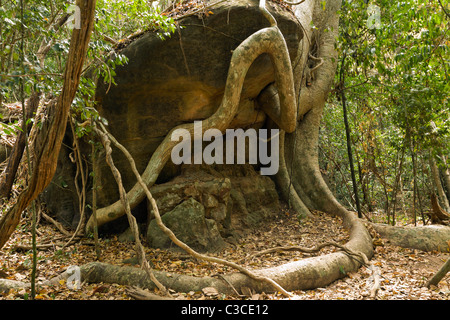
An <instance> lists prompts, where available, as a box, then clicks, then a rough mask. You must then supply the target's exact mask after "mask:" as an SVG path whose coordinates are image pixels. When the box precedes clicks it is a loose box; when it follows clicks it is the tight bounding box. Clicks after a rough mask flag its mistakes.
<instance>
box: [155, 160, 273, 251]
mask: <svg viewBox="0 0 450 320" xmlns="http://www.w3.org/2000/svg"><path fill="white" fill-rule="evenodd" d="M151 192H152V195H153V196H154V198H155V199H156V203H157V205H158V210H159V212H160V214H161V215H162V219H163V222H164V223H165V224H166V223H167V224H166V225H167V226H168V227H169V228H170V229H171V230H172V231H173V232H174V233H175V235H177V237H178V236H179V238H180V240H182V241H184V242H186V243H187V244H188V245H190V246H192V247H196V248H197V250H199V251H215V250H218V249H220V248H222V247H223V246H224V239H228V240H230V241H234V240H236V239H237V238H239V237H240V236H241V235H242V234H243V233H245V232H246V230H252V229H253V228H256V227H257V226H258V225H259V224H260V223H261V222H262V221H263V220H268V219H273V217H275V216H276V215H277V213H278V212H279V210H280V204H279V201H278V194H277V192H276V189H275V184H274V182H273V181H272V180H271V179H270V178H268V177H265V176H260V175H259V174H258V173H256V172H255V171H254V170H253V168H252V167H251V166H249V165H237V166H216V167H215V168H213V167H207V166H193V165H192V166H184V167H183V172H182V174H181V175H180V176H178V177H176V178H175V179H173V180H172V181H169V182H167V183H164V184H161V185H157V186H154V187H153V188H151ZM149 208H151V207H150V206H149ZM188 211H191V212H190V213H187V212H188ZM152 218H153V211H152V210H149V220H150V221H151V222H150V223H149V227H148V230H147V242H148V243H149V244H150V245H151V246H154V247H159V248H169V247H174V246H175V245H174V244H173V243H172V242H171V241H170V239H169V238H168V237H167V236H165V235H164V234H163V233H162V231H160V230H159V227H158V226H157V225H156V221H155V220H151V219H152Z"/></svg>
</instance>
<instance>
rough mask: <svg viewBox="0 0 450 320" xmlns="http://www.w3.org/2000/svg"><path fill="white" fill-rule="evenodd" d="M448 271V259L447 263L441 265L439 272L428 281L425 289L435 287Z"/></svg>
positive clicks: (449, 260) (449, 266) (449, 267)
mask: <svg viewBox="0 0 450 320" xmlns="http://www.w3.org/2000/svg"><path fill="white" fill-rule="evenodd" d="M449 271H450V259H448V260H447V262H446V263H444V264H443V265H442V267H441V268H440V269H439V271H438V272H436V274H435V275H434V276H433V277H432V278H431V279H430V280H429V281H428V283H427V287H430V286H432V285H433V286H437V285H438V283H439V281H441V279H442V278H443V277H445V275H446V274H447V272H449Z"/></svg>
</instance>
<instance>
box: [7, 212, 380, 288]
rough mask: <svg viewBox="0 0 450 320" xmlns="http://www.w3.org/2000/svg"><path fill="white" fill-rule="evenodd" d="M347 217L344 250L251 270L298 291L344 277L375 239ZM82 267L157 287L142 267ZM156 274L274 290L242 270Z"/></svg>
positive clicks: (108, 278) (195, 283)
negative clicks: (196, 274)
mask: <svg viewBox="0 0 450 320" xmlns="http://www.w3.org/2000/svg"><path fill="white" fill-rule="evenodd" d="M344 220H345V221H344V222H345V224H346V225H347V226H349V227H350V239H349V241H348V242H347V243H346V244H345V248H346V250H345V251H338V252H333V253H330V254H326V255H323V256H318V257H311V258H306V259H303V260H300V261H294V262H290V263H286V264H283V265H280V266H277V267H273V268H266V269H260V270H254V271H252V273H254V274H256V275H258V276H259V277H267V278H270V279H272V280H273V281H274V282H276V283H277V284H279V285H280V286H281V287H283V288H284V289H285V290H287V291H295V290H306V289H314V288H318V287H324V286H327V285H329V284H330V283H331V282H333V281H335V280H337V279H340V278H343V277H344V276H345V274H346V273H349V272H355V271H357V270H358V268H359V267H360V266H361V265H362V264H367V263H368V260H365V261H361V259H359V258H357V259H355V256H354V255H349V254H348V253H347V252H350V253H354V254H357V255H358V256H360V257H364V256H365V257H367V259H370V257H371V256H372V252H373V251H372V242H371V239H370V238H369V239H368V238H367V232H366V229H365V227H364V225H363V224H362V222H361V221H360V220H359V219H358V218H357V217H356V216H355V215H353V214H351V213H349V214H348V215H347V216H345V217H344ZM346 251H347V252H346ZM362 259H364V258H362ZM80 270H81V280H82V282H88V283H97V282H105V283H118V284H122V285H129V286H138V287H140V288H146V289H150V290H153V289H155V288H156V286H155V284H154V283H153V281H151V280H150V279H149V277H148V275H147V273H146V272H145V271H144V270H142V269H140V268H135V267H130V266H115V265H111V264H106V263H101V262H91V263H88V264H85V265H83V266H81V267H80ZM372 271H373V274H374V276H375V277H374V278H375V282H374V286H373V287H372V288H371V291H372V294H373V295H374V294H375V293H376V290H377V289H376V287H375V285H376V283H377V281H376V279H377V276H376V270H372ZM153 274H154V276H155V277H156V279H157V280H158V281H159V282H160V283H161V284H162V285H164V286H165V287H168V288H171V289H173V290H175V291H178V292H189V291H201V290H202V289H203V288H205V287H214V288H216V289H217V290H218V291H219V292H221V293H224V294H230V295H232V294H236V292H235V290H237V291H239V292H242V288H244V287H247V288H251V289H252V290H254V291H255V292H266V293H269V292H274V286H273V284H272V283H269V282H264V281H260V280H259V279H253V278H251V277H250V276H248V275H246V274H244V273H241V272H235V273H229V274H224V275H221V276H220V277H215V276H207V277H193V276H188V275H183V274H175V273H173V272H171V273H166V272H162V271H156V270H153ZM68 275H69V273H68V272H65V273H63V274H62V275H61V276H60V277H59V279H61V278H64V277H67V276H68ZM52 281H53V279H52ZM54 282H55V281H53V283H54ZM13 283H14V285H15V286H16V287H18V286H19V287H20V286H24V285H25V284H24V283H17V282H13ZM44 284H46V283H44ZM9 285H11V281H9ZM6 286H7V284H6V283H5V281H2V280H1V279H0V289H2V288H3V289H4V288H5V287H6Z"/></svg>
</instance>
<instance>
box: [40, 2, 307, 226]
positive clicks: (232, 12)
mask: <svg viewBox="0 0 450 320" xmlns="http://www.w3.org/2000/svg"><path fill="white" fill-rule="evenodd" d="M258 4H259V1H257V0H239V1H238V0H229V1H226V2H222V3H220V4H217V5H216V6H214V7H212V8H210V9H209V10H210V11H211V12H212V13H213V14H209V15H207V16H206V15H193V16H189V17H186V18H183V19H181V20H179V21H178V22H179V25H180V28H179V29H178V30H177V31H176V32H175V33H174V34H172V36H171V37H170V38H166V39H165V40H161V39H160V38H159V37H158V36H157V34H156V33H155V32H146V33H144V34H142V35H141V36H140V37H138V38H136V39H133V41H132V42H131V43H129V44H127V45H125V46H123V47H121V48H118V49H117V50H116V53H121V54H123V55H125V56H126V57H127V58H128V59H129V61H128V63H127V64H126V65H124V66H118V67H117V68H116V70H115V72H116V76H115V78H114V79H115V82H116V84H117V85H111V86H109V83H103V81H101V80H98V82H97V89H96V95H95V99H96V101H97V105H96V107H97V109H98V111H99V113H100V115H101V116H102V117H104V118H105V119H106V120H107V121H108V123H109V125H108V130H109V131H110V132H111V133H112V134H113V135H114V136H115V137H116V138H117V139H118V140H119V142H120V143H122V144H123V145H124V146H125V147H126V148H127V149H128V150H129V151H130V153H131V154H132V156H133V158H134V159H135V161H136V165H137V168H138V170H139V171H140V172H142V171H143V170H144V168H145V167H146V165H147V164H148V161H149V159H150V157H151V155H152V154H153V152H154V151H155V149H156V148H157V146H158V145H159V144H160V142H161V141H162V140H163V139H164V137H165V136H166V135H167V134H168V132H169V131H170V130H171V129H172V128H174V127H175V126H177V125H180V124H183V123H186V122H193V121H194V120H202V119H205V118H207V117H209V116H211V115H212V114H213V113H214V112H215V110H216V109H217V108H218V106H219V104H220V103H221V100H222V95H223V92H224V88H225V81H226V77H227V72H228V68H229V63H230V59H231V55H232V52H233V49H235V48H236V47H237V46H238V45H239V44H240V43H241V42H242V41H243V40H245V39H246V38H247V37H248V36H250V35H251V34H252V33H254V32H256V31H258V30H260V29H262V28H265V27H268V26H269V23H268V21H267V20H266V19H265V18H264V17H263V15H262V14H261V12H260V10H259V9H258ZM268 9H269V11H270V12H271V13H272V14H273V15H274V17H275V18H276V20H277V22H278V26H279V27H280V30H281V31H282V33H283V34H284V36H285V39H286V43H287V46H288V48H289V54H290V57H291V60H292V61H295V59H296V57H297V54H298V45H299V42H300V40H301V38H302V37H303V32H302V27H301V25H300V24H299V22H298V20H297V18H296V17H295V16H294V14H293V13H292V12H290V11H289V10H287V9H285V8H284V7H282V6H280V5H279V4H277V3H276V2H271V1H269V2H268ZM273 81H274V74H273V67H272V63H271V61H270V58H269V57H268V56H267V55H264V54H263V55H261V56H260V57H259V58H258V59H257V60H256V61H255V62H254V63H253V65H252V66H251V68H250V69H249V71H248V73H247V76H246V80H245V83H244V87H243V90H242V95H241V100H240V106H239V111H238V114H237V115H236V117H235V119H234V121H233V122H232V123H231V126H230V128H238V127H239V128H244V129H245V128H250V127H253V128H256V129H257V128H261V127H263V126H265V121H266V115H265V113H264V112H263V111H262V110H261V109H259V106H258V104H257V102H256V98H257V97H258V95H259V94H260V92H261V91H262V90H263V89H264V88H265V87H266V86H267V85H269V84H270V83H272V82H273ZM66 145H67V146H71V145H72V143H71V142H70V141H67V143H66ZM63 149H66V150H65V151H64V150H62V151H61V156H60V164H59V165H58V169H57V172H56V174H55V178H54V182H55V183H52V184H51V185H50V186H49V187H48V188H47V190H46V192H45V194H44V196H43V198H44V199H43V200H44V202H46V203H47V204H48V207H49V208H51V212H52V213H53V214H54V215H60V216H64V220H65V221H67V222H68V224H69V225H70V226H73V224H74V222H76V221H78V215H79V210H78V208H77V205H74V204H77V203H78V199H77V198H76V193H75V192H73V190H74V184H73V180H74V172H75V170H74V168H73V167H74V164H73V163H71V162H70V159H69V157H68V154H69V153H70V152H71V151H70V149H69V148H67V147H66V148H65V147H64V146H63ZM86 150H87V153H86V158H89V153H88V152H89V151H90V147H89V146H88V147H87V148H86ZM112 156H113V158H114V162H115V165H116V166H117V167H118V169H119V170H120V172H121V174H122V180H123V183H124V186H125V188H126V189H127V190H129V189H130V188H131V187H132V186H133V185H134V184H135V183H136V178H135V177H134V175H133V173H132V172H131V170H130V167H129V164H128V162H127V160H126V159H125V157H124V156H123V154H122V153H121V152H120V151H118V150H117V149H114V151H113V154H112ZM100 159H104V158H102V155H100ZM69 167H72V168H69ZM95 172H96V175H97V181H98V183H99V188H98V192H97V204H98V206H99V207H104V206H107V205H109V204H111V203H113V202H115V201H117V200H118V199H119V194H118V189H117V185H116V182H115V180H114V178H113V175H112V174H111V171H110V169H109V167H108V166H107V164H106V163H105V162H104V161H100V164H99V167H98V168H96V170H95ZM180 172H181V168H180V166H178V165H174V164H173V163H172V162H171V161H168V163H167V164H166V166H165V168H164V169H163V171H162V172H161V174H160V176H159V178H158V180H157V182H156V183H157V184H163V183H165V182H168V181H170V180H171V179H172V178H174V177H175V176H177V175H179V174H180ZM61 181H64V185H66V186H68V187H63V188H61V183H60V182H61ZM238 184H240V186H239V188H241V189H242V190H244V191H245V192H244V193H245V194H251V193H252V192H251V190H250V189H251V188H252V186H255V185H254V184H253V185H252V184H251V182H246V183H244V182H239V183H238ZM259 187H262V186H259ZM87 194H88V202H89V198H90V195H91V192H88V193H87ZM55 195H57V196H55ZM241 195H243V193H242V192H241V191H239V192H238V193H236V191H232V192H231V191H230V198H232V199H233V203H234V205H233V206H234V207H239V208H241V209H242V210H244V207H245V208H247V210H248V209H249V207H251V206H252V205H253V202H258V201H259V200H253V199H250V198H248V197H246V196H242V197H241ZM171 196H173V195H170V194H166V195H165V196H164V197H166V198H167V199H168V198H170V197H171ZM196 199H197V201H199V202H200V203H202V204H203V206H204V207H205V214H206V215H207V216H211V217H213V218H214V219H215V220H216V221H222V223H221V224H222V225H223V224H224V223H225V222H224V221H227V219H228V218H229V217H228V216H227V214H226V213H225V209H226V210H230V208H229V205H227V204H226V203H225V202H223V199H221V198H220V197H219V198H218V197H217V196H216V195H214V194H212V193H211V196H209V195H207V196H205V199H199V198H196ZM270 199H272V198H270ZM260 200H265V199H264V197H263V199H260ZM173 201H175V199H174V200H173ZM62 202H64V203H62ZM175 202H176V201H175ZM247 202H248V203H247ZM263 202H264V201H263ZM177 204H179V203H178V202H177ZM269 205H270V204H269ZM259 207H260V206H259ZM60 208H64V213H62V214H61V213H59V211H60ZM146 210H147V206H146V205H140V206H139V207H137V208H134V209H133V214H135V215H136V216H139V217H142V216H146V214H147V213H146ZM258 210H260V213H261V212H263V211H264V210H263V209H258ZM269 210H270V209H269ZM263 213H264V212H263ZM264 214H265V213H264ZM247 216H248V222H249V223H250V222H251V221H250V220H255V219H256V220H258V219H260V218H259V217H261V215H260V214H259V213H256V214H255V213H254V212H253V211H252V210H248V215H247ZM123 220H124V221H126V219H123ZM114 223H115V222H114Z"/></svg>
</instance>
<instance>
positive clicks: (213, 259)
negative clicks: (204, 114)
mask: <svg viewBox="0 0 450 320" xmlns="http://www.w3.org/2000/svg"><path fill="white" fill-rule="evenodd" d="M100 126H101V128H102V130H103V132H100V131H99V130H96V132H97V133H98V134H100V135H102V140H105V139H106V138H105V136H107V137H108V138H109V140H111V141H112V142H113V143H114V144H115V145H116V146H117V148H119V149H120V150H121V151H122V152H123V153H124V155H125V156H126V158H127V159H128V161H129V163H130V165H131V169H132V171H133V173H134V174H135V176H136V178H137V180H138V183H139V184H140V185H141V187H142V188H143V190H144V192H145V194H146V196H147V199H148V201H149V202H150V203H151V205H152V209H153V214H154V216H155V220H156V222H157V224H158V226H159V228H160V229H161V230H162V231H163V232H164V233H165V234H166V235H167V236H168V237H169V238H170V240H172V242H173V243H175V244H176V245H177V246H179V247H180V248H182V249H183V250H185V251H186V252H187V253H188V254H190V255H191V256H193V257H195V258H197V259H201V260H205V261H208V262H213V263H219V264H222V265H226V266H229V267H231V268H234V269H236V270H238V271H240V272H241V273H243V274H245V275H247V276H249V277H250V278H252V279H254V280H258V281H264V282H267V283H269V284H271V285H272V286H273V287H274V288H275V289H276V290H278V291H280V292H281V293H282V294H283V295H285V296H286V297H290V296H291V294H290V293H289V292H287V291H286V290H285V289H283V288H282V287H281V286H280V285H279V284H278V283H276V282H275V281H273V280H272V279H270V278H268V277H264V276H259V275H257V274H255V273H253V272H250V271H249V270H247V269H245V268H243V267H242V266H240V265H238V264H236V263H234V262H230V261H227V260H224V259H220V258H216V257H210V256H207V255H205V254H201V253H198V252H196V251H195V250H193V249H192V248H191V247H189V246H188V245H187V244H185V243H184V242H182V241H181V240H179V239H178V238H177V237H176V235H175V234H174V233H173V232H172V230H170V229H169V228H167V227H166V225H164V223H163V221H162V219H161V215H160V214H159V209H158V206H157V205H156V201H155V199H154V198H153V196H152V194H151V192H150V190H149V188H148V187H147V185H146V184H145V182H144V181H143V180H142V177H141V175H140V174H139V172H138V170H137V168H136V164H135V161H134V159H133V157H132V156H131V154H130V153H129V152H128V150H127V149H126V148H125V147H124V146H122V145H121V144H120V143H119V142H118V141H117V140H116V139H115V138H114V137H113V136H112V135H111V134H110V133H108V132H107V131H106V129H105V127H104V126H103V124H101V123H100ZM105 146H106V144H105ZM107 156H108V158H110V156H111V151H107ZM108 158H107V159H108ZM109 161H111V159H110V160H109ZM115 170H117V169H115ZM116 174H117V173H116ZM122 188H123V187H122ZM121 197H122V192H121ZM128 211H129V208H127V212H128ZM127 214H128V213H127ZM130 215H131V212H130ZM135 229H136V234H135V238H138V237H139V235H138V231H137V225H136V226H135Z"/></svg>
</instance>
